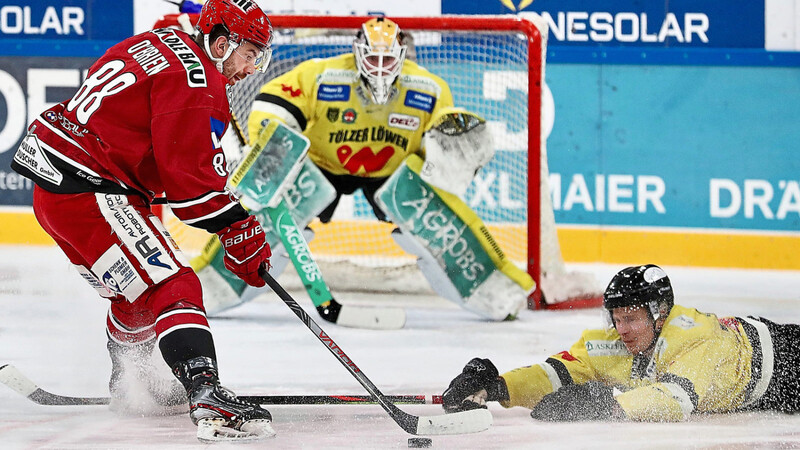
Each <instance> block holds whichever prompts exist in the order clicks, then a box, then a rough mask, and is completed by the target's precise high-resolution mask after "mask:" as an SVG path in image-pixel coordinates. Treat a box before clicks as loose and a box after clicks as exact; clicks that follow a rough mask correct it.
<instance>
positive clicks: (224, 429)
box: [197, 419, 275, 444]
mask: <svg viewBox="0 0 800 450" xmlns="http://www.w3.org/2000/svg"><path fill="white" fill-rule="evenodd" d="M274 436H275V430H273V429H272V425H271V424H270V421H268V420H251V421H248V422H245V423H243V424H242V426H241V429H239V430H237V429H234V428H231V427H229V426H227V422H226V421H225V420H224V419H200V420H199V421H198V422H197V439H198V440H199V441H200V442H204V443H207V444H213V443H215V442H253V441H258V440H261V439H266V438H271V437H274Z"/></svg>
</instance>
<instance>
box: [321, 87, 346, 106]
mask: <svg viewBox="0 0 800 450" xmlns="http://www.w3.org/2000/svg"><path fill="white" fill-rule="evenodd" d="M317 100H322V101H324V102H346V101H348V100H350V86H348V85H345V84H320V85H319V90H318V91H317Z"/></svg>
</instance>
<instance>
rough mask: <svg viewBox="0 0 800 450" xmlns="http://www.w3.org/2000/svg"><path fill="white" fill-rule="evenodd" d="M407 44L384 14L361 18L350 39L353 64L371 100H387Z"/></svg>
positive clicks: (378, 101) (400, 67)
mask: <svg viewBox="0 0 800 450" xmlns="http://www.w3.org/2000/svg"><path fill="white" fill-rule="evenodd" d="M407 50H408V47H407V46H405V45H403V33H402V32H401V31H400V28H399V27H398V26H397V24H396V23H394V22H392V21H391V20H389V19H386V18H384V17H376V18H374V19H370V20H368V21H366V22H364V24H363V25H361V31H359V32H358V35H356V39H355V41H354V42H353V54H354V55H355V59H356V67H358V72H359V74H361V78H362V80H363V81H364V84H365V85H366V87H367V90H368V91H369V93H370V95H371V96H372V101H373V102H375V103H376V104H379V105H383V104H385V103H386V102H387V101H388V100H389V96H390V95H391V92H392V84H394V81H395V80H396V79H397V77H398V75H400V71H401V70H403V61H405V59H406V51H407Z"/></svg>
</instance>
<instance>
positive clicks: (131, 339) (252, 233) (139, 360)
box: [12, 0, 274, 440]
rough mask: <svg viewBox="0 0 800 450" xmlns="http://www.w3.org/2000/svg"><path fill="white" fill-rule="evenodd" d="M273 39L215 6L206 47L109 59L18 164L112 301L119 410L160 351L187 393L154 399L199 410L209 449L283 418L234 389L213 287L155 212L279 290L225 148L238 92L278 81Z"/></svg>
mask: <svg viewBox="0 0 800 450" xmlns="http://www.w3.org/2000/svg"><path fill="white" fill-rule="evenodd" d="M271 39H272V28H271V26H270V23H269V19H268V18H267V16H266V15H265V14H264V12H263V11H262V10H261V9H260V8H259V7H258V5H257V4H255V3H254V2H252V1H249V0H208V1H207V2H206V3H205V5H204V7H203V9H202V12H201V16H200V20H199V23H198V25H197V33H196V34H195V35H194V36H192V35H190V34H187V33H184V32H181V31H178V30H173V29H159V30H152V31H149V32H146V33H143V34H139V35H137V36H133V37H131V38H128V39H126V40H124V41H122V42H121V43H119V44H117V45H115V46H113V47H111V48H110V49H108V51H107V52H106V53H105V54H104V55H103V56H102V57H101V58H100V59H99V60H98V61H97V62H95V63H94V64H93V65H92V67H91V68H90V70H89V72H88V74H87V77H86V80H85V81H84V83H83V84H82V85H81V87H80V88H79V89H78V91H77V92H76V93H75V95H74V96H73V97H72V98H71V99H69V100H67V101H64V102H62V103H59V104H57V105H55V106H53V107H52V108H50V109H48V110H47V111H45V112H44V113H42V114H41V115H40V116H39V117H38V118H36V120H34V121H33V123H32V124H31V125H30V127H29V131H28V135H27V136H26V137H25V139H24V140H23V141H22V144H21V146H20V148H19V150H18V151H17V153H16V154H15V157H14V160H13V162H12V167H13V168H14V169H15V170H16V171H17V172H19V173H21V174H23V175H25V176H27V177H29V178H31V179H32V180H33V181H34V182H35V183H36V187H35V188H34V193H33V208H34V212H35V214H36V218H37V220H38V221H39V223H40V224H41V226H42V227H43V228H44V230H45V231H46V232H47V233H48V234H49V235H50V236H51V237H52V238H53V239H54V240H55V241H56V243H57V244H58V246H59V247H60V248H61V249H62V250H63V251H64V253H66V255H67V257H68V258H69V259H70V261H71V262H72V263H73V264H74V265H75V266H76V268H77V270H78V271H79V272H80V274H81V275H82V276H83V277H84V278H85V279H86V280H87V281H88V282H89V283H90V284H91V285H92V286H93V287H94V288H95V289H96V290H97V291H98V292H99V294H100V295H101V296H103V297H106V298H108V299H109V300H110V301H111V307H110V309H109V312H108V316H107V332H108V337H109V341H108V348H109V352H110V354H111V359H112V363H113V364H112V366H113V367H112V377H111V382H110V388H111V394H112V398H113V399H114V402H115V403H116V404H117V406H118V407H120V408H125V406H126V402H129V401H132V399H131V398H127V396H126V390H125V389H124V386H123V385H122V383H121V380H122V379H123V375H125V371H126V370H132V371H135V372H136V373H135V374H134V378H140V379H146V378H147V377H148V376H150V375H151V374H152V372H153V370H154V367H153V366H152V365H148V364H146V363H144V362H143V361H146V360H147V358H148V357H149V355H150V353H151V352H152V351H153V349H154V347H155V346H156V345H158V348H159V350H160V352H161V355H162V356H163V359H164V361H166V363H167V365H168V366H169V368H170V369H171V370H172V372H173V373H174V375H175V376H176V377H177V378H178V380H180V381H181V383H182V385H183V386H180V385H178V384H177V383H175V385H174V386H173V389H171V390H170V389H167V390H166V391H164V390H163V389H162V392H153V393H152V394H153V395H154V396H156V397H160V398H158V400H160V401H161V402H162V403H165V404H175V403H179V404H183V405H184V406H183V410H184V411H185V410H187V409H189V410H190V416H191V419H192V420H193V422H194V423H196V424H197V425H198V437H199V438H200V439H201V440H215V439H221V438H225V437H231V438H237V439H255V438H260V437H264V436H269V435H272V434H274V432H273V431H272V429H271V425H270V423H271V416H270V413H269V412H268V411H266V410H265V409H262V408H261V407H260V406H258V405H251V404H248V403H245V402H243V401H241V400H239V399H237V398H236V397H235V395H234V394H233V393H232V392H230V391H229V390H227V389H225V388H223V387H222V386H220V384H219V379H218V371H217V363H216V360H217V358H216V354H215V349H214V342H213V339H212V334H211V331H210V329H209V325H208V321H207V320H206V316H205V311H204V307H203V298H202V291H201V288H200V283H199V281H198V279H197V276H196V275H195V274H194V272H193V271H192V269H191V268H190V266H189V264H188V262H187V261H186V260H185V258H183V256H182V254H181V252H180V250H179V249H178V248H177V247H176V246H175V243H174V242H173V241H172V239H171V238H170V236H169V234H168V233H167V232H166V231H165V229H164V227H163V225H162V224H161V222H160V221H159V219H158V218H157V217H155V216H154V215H153V214H152V213H151V211H150V203H151V202H152V201H153V199H154V197H155V196H156V195H159V194H162V193H163V194H165V196H166V199H167V201H168V202H169V204H170V207H171V208H172V210H173V211H174V212H175V215H176V216H177V217H178V218H180V219H181V220H182V221H183V222H185V223H187V224H189V225H192V226H195V227H199V228H203V229H205V230H207V231H209V232H212V233H216V234H217V235H218V236H219V239H220V241H221V243H222V246H223V248H224V250H225V265H226V267H227V268H228V269H229V270H230V271H231V272H233V273H235V274H236V275H237V276H239V277H240V278H241V279H242V280H244V281H246V282H247V283H248V284H250V285H253V286H263V285H264V284H265V283H264V281H263V280H262V279H261V278H260V276H259V273H258V270H259V267H260V266H262V265H264V264H267V265H268V264H269V257H270V249H269V246H268V245H267V244H266V242H265V238H264V232H263V230H262V228H261V225H260V224H259V223H258V221H257V220H256V219H255V217H253V216H251V215H250V214H249V213H248V212H247V211H246V210H245V209H244V208H243V207H242V206H241V205H240V203H239V202H238V200H237V199H236V198H235V197H234V196H233V195H232V194H231V193H230V192H228V191H227V190H226V187H225V186H226V181H227V177H228V172H227V170H226V161H225V156H224V154H223V152H222V148H221V146H220V144H219V140H220V138H221V137H222V135H223V133H224V132H225V130H226V128H227V127H228V123H229V117H230V113H229V105H228V99H227V96H226V86H227V85H233V84H234V83H236V82H238V81H240V80H242V79H243V78H245V77H246V76H248V75H250V74H252V73H254V72H255V71H256V70H262V69H264V68H266V65H267V64H268V62H269V57H270V52H271V50H270V42H271ZM127 360H132V361H134V362H135V364H132V365H130V366H131V367H127V366H128V364H126V361H127ZM175 386H178V387H179V391H178V392H177V394H178V395H176V391H175V389H174V387H175ZM151 387H152V388H153V390H156V387H157V386H155V385H153V386H151ZM187 393H188V401H189V408H186V406H185V405H186V401H187Z"/></svg>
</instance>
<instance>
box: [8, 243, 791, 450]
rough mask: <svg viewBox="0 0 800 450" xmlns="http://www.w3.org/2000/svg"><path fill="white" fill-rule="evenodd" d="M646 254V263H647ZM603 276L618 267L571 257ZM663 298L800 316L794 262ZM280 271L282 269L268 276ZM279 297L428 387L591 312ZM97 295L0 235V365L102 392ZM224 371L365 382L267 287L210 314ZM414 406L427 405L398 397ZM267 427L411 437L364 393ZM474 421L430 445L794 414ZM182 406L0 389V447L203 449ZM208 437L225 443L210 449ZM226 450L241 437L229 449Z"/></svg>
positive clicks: (284, 438) (343, 296)
mask: <svg viewBox="0 0 800 450" xmlns="http://www.w3.org/2000/svg"><path fill="white" fill-rule="evenodd" d="M655 262H656V263H657V261H655ZM571 268H574V269H579V270H587V271H591V272H592V273H594V274H596V275H597V277H598V279H600V280H603V282H605V281H607V280H608V279H610V277H611V275H613V273H615V272H616V271H617V270H619V269H620V268H621V267H620V266H610V265H581V266H571ZM665 269H666V271H667V273H668V274H669V275H670V278H671V280H672V283H673V286H674V288H675V292H676V297H677V302H678V303H681V304H683V305H687V306H694V307H697V308H698V309H700V310H705V311H709V312H714V313H718V314H723V315H727V314H738V315H763V316H765V317H767V318H771V319H774V320H776V321H779V322H794V323H800V274H798V273H797V272H779V271H743V270H709V269H702V270H701V269H696V268H677V267H665ZM279 281H280V280H279ZM292 294H293V295H294V296H295V298H296V299H297V300H298V302H299V303H300V304H301V305H303V306H304V307H306V308H307V310H308V311H309V313H310V314H311V315H312V317H313V318H314V319H315V320H317V322H318V323H319V324H320V325H321V326H322V328H323V329H324V330H325V331H326V332H327V333H328V334H329V335H331V336H332V337H333V339H334V340H335V341H336V343H337V344H339V346H340V347H341V348H342V349H343V350H344V351H345V352H346V353H347V354H348V356H350V357H351V358H352V359H353V361H354V362H355V363H356V364H357V365H358V366H359V367H360V368H361V369H362V370H363V371H364V372H365V374H366V375H367V376H368V377H369V378H370V380H372V382H373V383H375V384H376V385H377V386H378V387H379V388H380V389H381V390H382V391H383V392H384V393H385V394H398V395H400V394H429V395H430V394H440V393H441V392H442V391H443V390H444V388H445V387H446V386H447V384H448V383H449V381H450V379H452V378H453V377H454V376H455V375H456V374H457V373H458V372H460V370H461V368H462V367H463V365H464V364H465V363H466V362H467V361H469V360H470V359H471V358H472V357H475V356H480V357H485V358H491V359H492V361H493V362H494V363H495V364H496V365H497V367H498V369H500V371H501V372H503V371H506V370H509V369H512V368H515V367H518V366H522V365H528V364H533V363H538V362H541V361H542V360H543V359H544V358H546V357H547V356H549V355H551V354H553V353H555V352H558V351H561V350H564V349H566V348H568V347H569V346H570V345H571V344H572V343H573V342H574V341H575V340H576V339H577V338H578V336H579V334H580V332H581V330H582V329H584V328H588V327H595V326H599V325H600V324H601V317H600V313H599V311H598V310H579V311H558V312H549V311H525V312H523V313H522V314H521V315H520V319H519V320H517V321H515V322H509V323H488V322H484V321H482V320H480V319H479V318H477V317H476V316H474V315H472V314H470V313H468V312H465V311H462V310H461V309H459V308H457V307H456V306H453V305H450V304H449V303H447V302H445V301H443V300H440V299H437V298H433V297H427V296H403V297H388V296H378V295H369V294H357V295H356V294H347V293H337V299H339V300H340V301H341V302H342V303H361V304H385V305H386V304H391V305H393V306H398V305H399V306H403V307H406V308H407V312H408V321H407V323H406V327H405V328H404V329H402V330H396V331H383V332H381V331H369V330H356V329H347V328H341V327H337V326H336V325H333V324H330V323H327V322H324V321H322V320H321V319H318V316H317V315H316V313H315V312H314V311H313V308H312V305H311V302H310V300H308V297H307V296H306V294H305V293H304V292H295V291H293V292H292ZM106 308H107V303H106V301H105V300H102V299H100V298H99V297H97V296H96V294H95V293H94V291H93V290H92V289H91V288H90V287H89V286H88V285H86V284H85V282H84V281H83V280H82V279H81V278H80V276H79V275H78V273H77V272H76V271H75V270H74V269H73V268H72V267H71V266H70V264H69V263H68V262H67V261H66V259H65V258H64V257H63V256H62V255H61V253H60V252H59V251H57V250H56V249H55V248H36V247H13V246H5V247H0V365H2V364H6V363H11V364H14V365H15V366H16V367H17V368H19V369H20V370H21V371H22V372H23V373H24V374H26V375H27V376H28V377H30V378H31V379H32V380H33V381H34V382H36V383H37V384H39V386H41V387H42V388H44V389H46V390H49V391H52V392H55V393H59V394H64V395H80V396H103V395H107V383H108V375H109V372H110V361H109V359H108V356H107V353H106V349H105V340H106V338H105V331H104V319H105V313H106ZM211 326H212V329H213V331H214V337H215V340H216V344H217V352H218V355H219V364H220V368H221V377H222V380H223V383H224V384H225V385H227V386H228V387H230V388H232V389H234V390H235V391H236V392H237V393H239V394H261V395H269V394H364V390H363V388H362V387H361V386H360V385H359V384H358V382H357V381H356V380H355V379H353V377H352V376H351V375H350V374H349V373H348V372H347V371H346V370H345V369H344V368H343V367H342V366H341V365H340V363H339V362H338V361H337V360H336V359H335V358H333V356H332V355H330V353H329V352H328V351H327V350H326V349H324V348H323V347H322V344H321V343H320V342H319V341H318V340H317V339H316V338H315V337H314V336H313V335H312V334H311V332H310V331H309V330H308V329H307V328H306V327H305V326H304V325H303V324H301V323H300V321H298V320H297V318H296V317H295V316H294V314H293V313H292V312H291V311H290V310H289V309H288V308H287V307H286V306H285V305H284V304H283V303H282V302H280V300H278V299H277V297H274V296H272V295H269V296H262V297H259V298H257V299H256V300H255V301H254V302H252V303H249V304H246V305H243V306H242V307H239V308H237V309H234V310H231V311H229V312H227V313H225V314H223V315H222V316H221V317H219V318H214V319H212V320H211ZM401 408H402V409H403V410H405V411H407V412H409V413H412V414H418V415H433V414H440V413H441V408H440V407H439V406H437V405H403V406H401ZM268 409H270V410H271V411H272V413H273V416H274V418H275V423H274V428H275V431H276V432H277V433H278V435H277V437H276V438H274V439H269V440H267V441H264V442H261V443H259V444H250V447H252V448H262V447H263V448H281V449H294V448H303V449H331V448H359V449H360V448H364V449H394V448H407V439H408V438H409V437H410V436H409V435H408V434H406V433H405V432H403V431H402V430H401V429H400V428H399V427H398V426H397V425H396V424H395V423H394V422H393V421H392V420H391V419H390V418H389V417H388V416H387V415H386V414H385V413H384V411H383V409H381V408H380V407H379V406H376V405H339V406H271V407H268ZM490 410H491V412H492V413H493V414H494V425H493V426H492V427H491V428H490V429H489V430H488V431H485V432H483V433H478V434H474V435H462V436H440V437H434V438H433V448H458V449H468V448H497V449H501V448H502V449H514V448H532V447H534V446H535V447H537V448H609V447H615V448H643V447H644V448H676V447H682V448H685V447H691V448H800V415H794V416H792V415H781V414H769V413H741V414H727V415H706V416H695V417H693V418H692V420H690V421H689V422H686V423H677V424H642V423H578V424H576V423H565V424H552V423H539V422H535V421H533V420H532V419H530V417H529V415H528V412H527V410H524V409H521V408H515V409H509V410H505V409H503V408H502V407H500V406H499V405H497V404H491V405H490ZM201 447H208V446H206V445H203V444H201V443H200V442H198V441H197V439H196V438H195V429H194V426H193V425H192V424H191V422H190V421H189V419H188V418H187V417H186V416H168V417H125V416H120V415H117V414H116V413H113V412H111V411H109V410H108V409H107V408H106V407H103V406H84V407H64V406H50V407H48V406H40V405H36V404H34V403H32V402H30V401H28V400H27V399H24V398H21V397H20V396H18V395H17V394H16V393H14V392H13V391H11V390H10V389H7V388H6V387H5V386H0V448H3V449H14V448H58V449H77V448H80V449H83V448H98V449H100V448H103V449H105V448H201ZM214 447H215V448H220V447H221V448H225V447H226V446H224V445H223V446H220V445H215V446H214ZM237 448H240V449H241V448H243V447H242V446H241V445H237Z"/></svg>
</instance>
